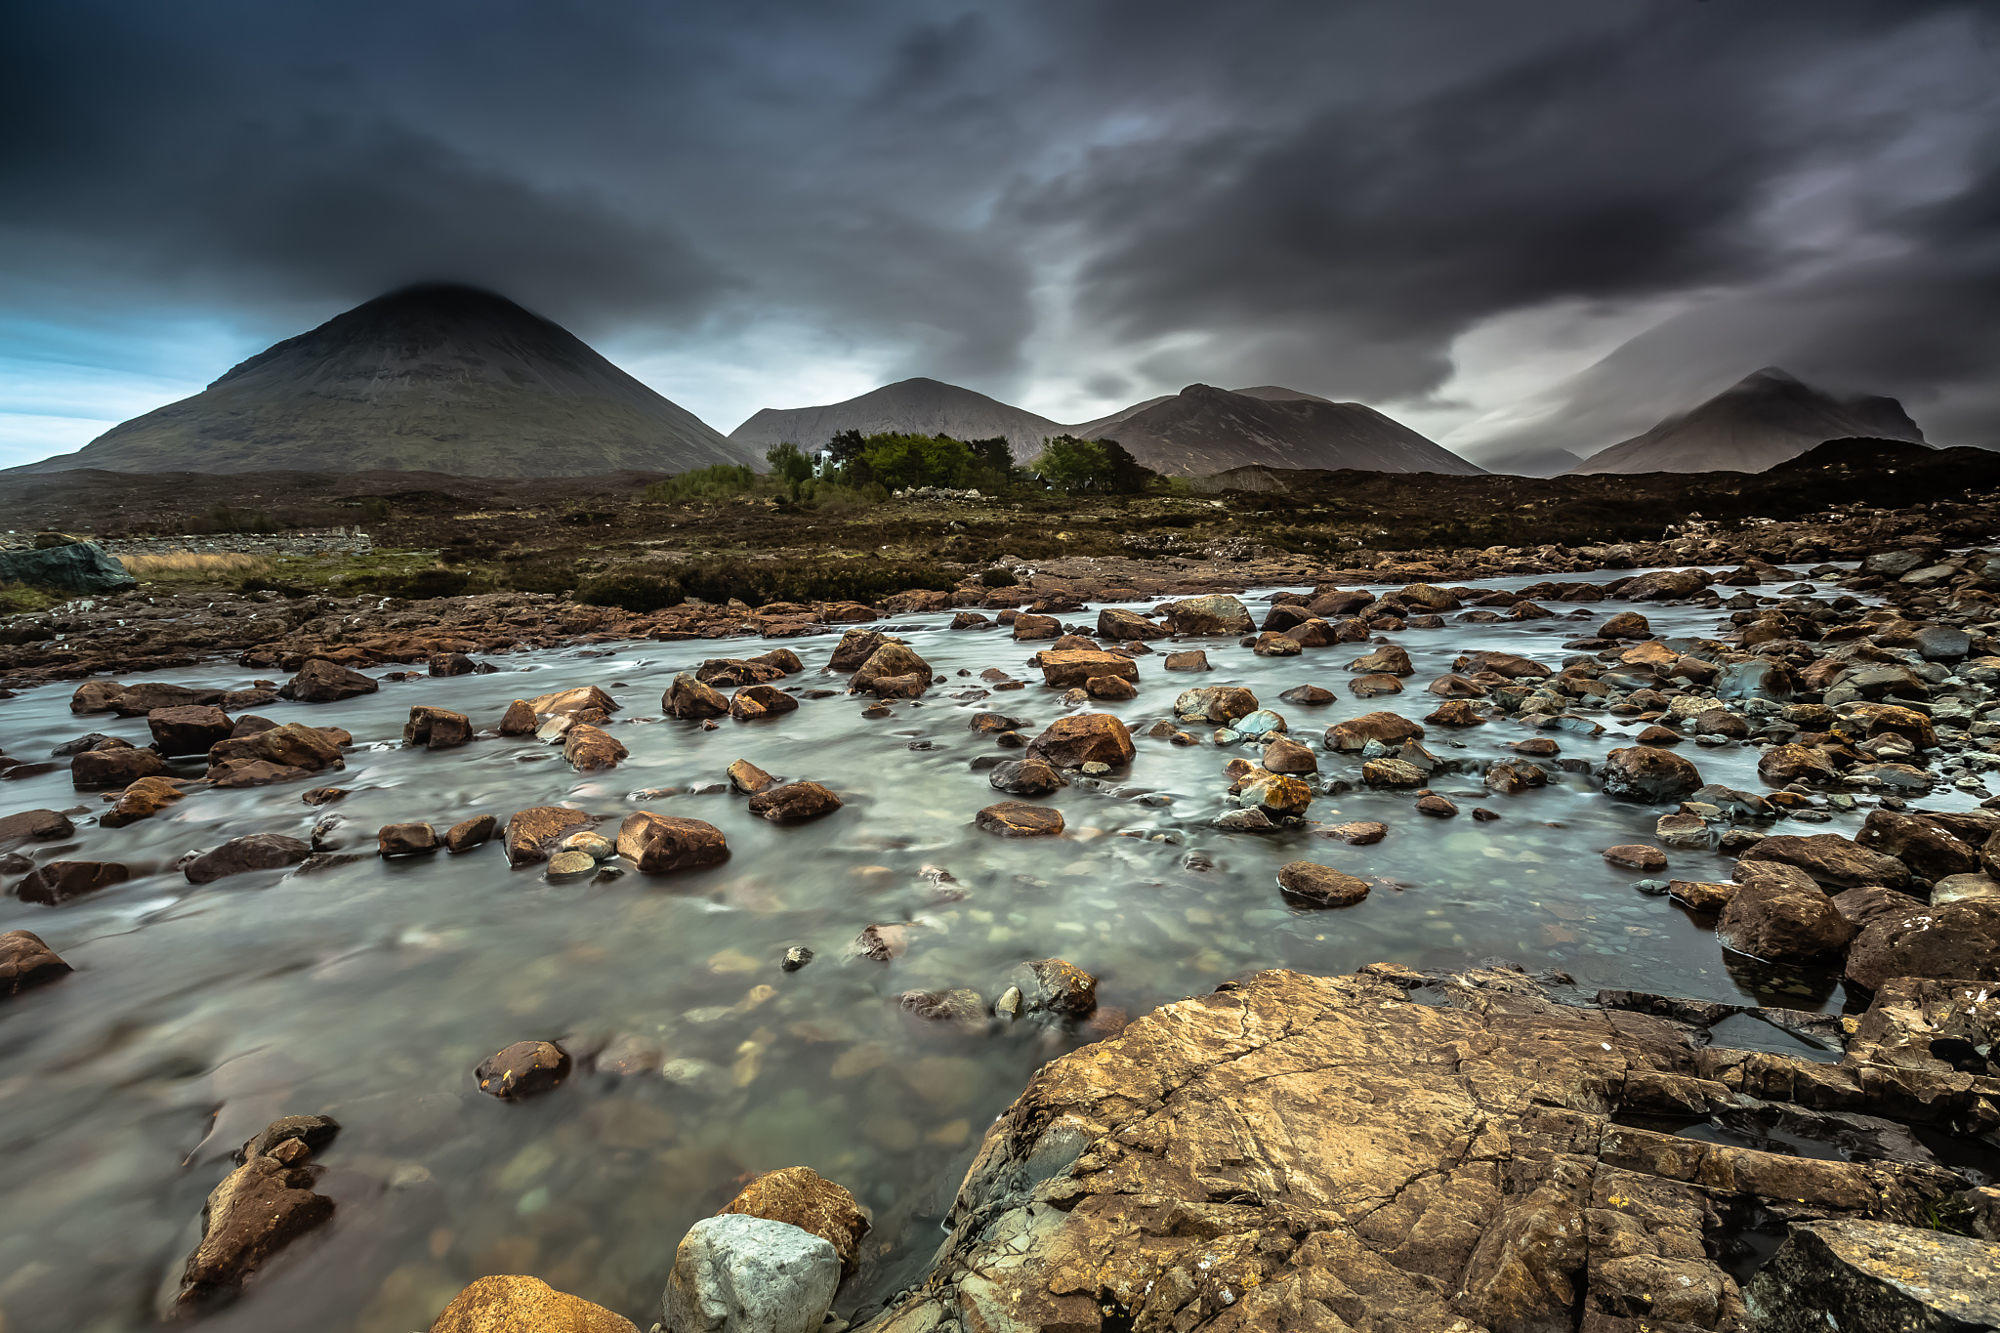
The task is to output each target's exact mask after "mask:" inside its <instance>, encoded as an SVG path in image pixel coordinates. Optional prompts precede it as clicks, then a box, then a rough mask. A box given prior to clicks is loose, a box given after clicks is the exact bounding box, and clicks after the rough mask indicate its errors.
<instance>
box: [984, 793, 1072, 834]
mask: <svg viewBox="0 0 2000 1333" xmlns="http://www.w3.org/2000/svg"><path fill="white" fill-rule="evenodd" d="M976 822H977V823H978V825H979V827H981V828H983V829H985V830H986V831H987V832H988V833H997V834H999V835H1000V836H1001V837H1003V838H1052V837H1054V836H1055V835H1056V834H1058V833H1061V832H1062V831H1063V817H1062V811H1060V810H1058V809H1056V808H1055V807H1053V806H1047V805H1029V804H1028V803H1027V802H1025V801H1001V802H1000V803H999V804H997V805H989V806H987V807H986V808H985V809H984V810H981V811H980V812H979V814H978V816H977V817H976Z"/></svg>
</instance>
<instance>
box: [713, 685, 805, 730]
mask: <svg viewBox="0 0 2000 1333" xmlns="http://www.w3.org/2000/svg"><path fill="white" fill-rule="evenodd" d="M798 706H799V701H798V700H797V699H794V698H793V697H792V696H791V695H789V694H786V693H785V692H784V691H783V690H781V689H779V688H778V687H777V686H775V685H745V686H742V687H741V688H740V689H738V690H737V691H736V693H735V694H733V695H731V696H730V697H729V715H730V716H731V717H733V718H735V719H736V720H737V721H738V722H754V721H756V720H757V719H758V718H764V717H780V716H783V715H784V714H786V713H790V712H794V711H796V710H797V709H798Z"/></svg>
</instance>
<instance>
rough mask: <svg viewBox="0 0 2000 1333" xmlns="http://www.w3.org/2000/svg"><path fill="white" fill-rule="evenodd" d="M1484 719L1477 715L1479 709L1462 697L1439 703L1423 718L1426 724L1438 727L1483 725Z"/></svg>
mask: <svg viewBox="0 0 2000 1333" xmlns="http://www.w3.org/2000/svg"><path fill="white" fill-rule="evenodd" d="M1485 721H1486V719H1485V718H1483V717H1481V716H1480V715H1479V710H1478V709H1477V708H1474V707H1473V706H1472V705H1471V704H1469V703H1467V702H1466V701H1465V700H1463V699H1453V700H1450V701H1448V702H1446V703H1442V704H1439V705H1438V706H1437V707H1436V708H1434V709H1432V710H1431V712H1430V713H1429V714H1428V715H1426V716H1425V718H1424V722H1425V724H1426V725H1428V726H1438V727H1477V726H1481V725H1483V724H1484V723H1485Z"/></svg>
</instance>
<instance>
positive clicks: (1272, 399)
mask: <svg viewBox="0 0 2000 1333" xmlns="http://www.w3.org/2000/svg"><path fill="white" fill-rule="evenodd" d="M1072 433H1073V434H1077V435H1083V436H1088V437H1101V438H1104V439H1112V440H1116V441H1118V442H1119V443H1120V444H1122V445H1124V446H1125V447H1126V448H1127V449H1128V450H1130V451H1131V453H1132V456H1133V457H1135V458H1137V459H1138V460H1139V461H1140V462H1141V463H1143V464H1145V465H1146V466H1147V467H1149V468H1152V469H1153V470H1154V471H1155V472H1164V473H1167V474H1169V475H1172V476H1201V475H1205V474H1207V473H1211V472H1226V471H1228V470H1230V469H1231V468H1239V467H1253V466H1263V467H1275V468H1316V469H1322V470H1326V471H1337V470H1339V469H1342V468H1354V469H1358V470H1361V471H1367V472H1442V473H1446V474H1449V475H1454V476H1471V475H1474V474H1477V473H1481V472H1484V471H1485V469H1484V468H1482V467H1479V466H1478V465H1476V464H1473V463H1468V462H1467V461H1466V460H1465V459H1463V458H1461V457H1459V456H1458V455H1457V454H1455V453H1453V452H1451V450H1449V449H1446V448H1445V447H1444V446H1443V445H1441V444H1438V443H1436V442H1435V441H1432V440H1430V439H1427V438H1425V437H1424V436H1422V435H1420V434H1418V433H1417V432H1416V431H1414V430H1411V429H1410V428H1409V427H1408V426H1405V425H1403V424H1402V423H1401V422H1399V421H1397V420H1395V419H1394V418H1392V417H1388V416H1385V415H1383V414H1382V413H1380V412H1377V411H1376V410H1375V409H1374V408H1372V407H1366V406H1363V405H1362V404H1360V403H1336V402H1332V401H1330V400H1328V399H1325V398H1321V397H1319V396H1317V395H1316V394H1309V393H1301V392H1299V391H1297V390H1295V389H1284V388H1279V387H1276V386H1273V385H1260V386H1258V387H1256V388H1253V389H1243V390H1237V391H1231V390H1228V389H1218V388H1215V387H1214V386H1213V385H1208V384H1190V385H1189V386H1188V387H1187V388H1185V389H1182V390H1181V391H1180V392H1179V393H1177V394H1173V395H1171V396H1169V397H1166V398H1156V399H1152V400H1150V401H1148V402H1144V403H1139V404H1136V405H1134V406H1132V407H1128V408H1126V409H1125V410H1124V411H1122V412H1116V413H1113V414H1112V415H1110V416H1108V417H1101V418H1099V419H1098V420H1096V421H1092V422H1087V423H1085V424H1084V425H1081V426H1076V427H1073V428H1072Z"/></svg>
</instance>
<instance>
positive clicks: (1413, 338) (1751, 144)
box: [0, 0, 2000, 445]
mask: <svg viewBox="0 0 2000 1333" xmlns="http://www.w3.org/2000/svg"><path fill="white" fill-rule="evenodd" d="M1992 12H1993V11H1992V10H1991V9H1990V8H1989V7H1987V6H1985V5H1980V4H1972V3H1966V4H1956V5H1954V4H1917V3H1911V2H1910V0H1893V2H1891V3H1873V2H1871V0H1813V2H1812V3H1806V2H1805V0H1758V2H1757V3H1735V2H1725V0H1714V2H1712V3H1694V0H1650V2H1646V0H1621V2H1620V3H1616V4H1605V3H1602V0H1533V2H1532V3H1528V2H1526V0H1524V2H1522V3H1496V2H1495V0H1448V2H1447V0H1437V2H1436V3H1426V4H1421V5H1386V4H1372V5H1371V4H1347V5H1318V6H1300V5H1297V4H1280V3H1275V2H1274V3H1258V2H1257V0H1246V3H1244V4H1241V5H1235V6H1230V7H1228V8H1227V9H1226V10H1223V9H1219V8H1217V7H1215V6H1212V5H1197V4H1192V3H1180V0H1154V2H1153V3H1146V4H1141V3H1136V2H1134V3H1127V2H1126V0H1106V2H1105V3H1098V4H1083V5H1078V4H1058V3H1053V0H1051V2H1049V3H1024V4H1016V5H1007V6H975V5H970V4H956V3H949V2H945V3H936V4H927V5H921V6H910V5H906V4H897V3H889V2H888V0H883V2H882V3H868V2H866V0H857V2H856V3H852V4H844V5H841V6H810V5H799V4H784V3H776V2H775V0H746V3H742V4H737V5H732V6H653V5H622V4H584V3H525V0H491V2H488V3H472V0H435V2H433V3H402V4H395V5H391V4H388V3H382V2H381V0H355V3H351V4H346V5H342V6H332V5H324V4H317V3H312V4H296V5H295V4H285V5H271V4H268V3H257V4H252V3H248V0H211V2H210V3H204V4H201V5H193V6H168V5H156V4H150V3H142V2H141V0H101V2H99V3H89V2H87V0H86V2H84V3H61V4H58V3H44V2H43V0H31V2H30V3H24V4H20V5H15V6H11V7H9V9H8V13H7V16H6V18H5V20H4V23H5V24H6V27H7V31H6V32H5V34H4V37H5V38H6V40H0V115H4V121H5V123H7V124H8V125H9V127H10V133H9V134H8V135H7V136H6V137H5V139H4V141H0V242H4V257H0V292H4V293H6V300H7V303H8V306H9V310H8V313H9V314H10V315H12V316H14V317H16V318H17V319H20V320H23V321H26V322H30V323H33V322H44V323H46V322H51V321H54V322H60V321H62V320H63V319H64V318H65V317H66V316H65V314H64V311H65V310H66V309H72V308H74V307H77V306H79V305H82V304H93V305H95V306H96V307H98V308H100V309H101V308H103V307H104V306H105V305H106V304H107V303H109V304H112V305H115V304H117V303H120V302H124V303H129V304H130V305H131V306H132V307H134V308H135V309H136V308H146V309H150V310H160V309H178V310H185V311H188V312H193V313H199V314H202V315H205V316H210V317H213V318H214V319H216V320H219V321H222V322H224V323H233V324H235V325H237V326H240V327H241V328H243V329H244V330H246V334H245V336H246V338H247V337H248V336H249V333H248V331H256V332H257V333H258V334H260V335H262V334H263V333H266V332H270V333H275V332H282V331H286V330H288V329H290V328H292V327H295V326H296V325H297V324H299V323H300V322H302V321H305V320H308V319H309V318H324V317H325V316H326V315H329V314H331V313H333V312H334V311H335V310H337V309H339V308H340V307H341V306H343V305H346V304H351V303H353V302H357V301H360V300H363V299H366V298H367V297H369V296H372V295H375V294H376V293H378V292H380V291H382V290H384V289H386V288H388V287H391V286H394V285H397V284H400V283H404V282H408V281H411V280H413V279H417V278H429V277H442V278H456V279H460V280H464V281H470V282H476V283H482V284H484V285H488V286H491V287H494V288H495V289H497V290H500V291H503V292H506V293H507V294H509V295H512V296H515V297H516V298H517V299H520V300H522V301H524V302H525V303H527V304H529V305H532V306H534V307H536V308H537V309H540V310H543V311H544V312H545V313H548V314H550V315H552V316H554V317H555V318H558V319H560V320H563V321H564V322H566V323H569V324H571V325H572V326H573V327H575V328H576V329H577V330H578V331H579V332H580V333H582V334H584V335H585V336H586V337H591V338H594V339H600V340H604V339H609V340H614V341H617V342H618V343H619V344H620V346H623V347H626V348H628V349H642V350H643V351H644V354H645V355H646V356H648V357H650V358H654V361H655V363H658V362H660V361H661V359H664V360H665V361H667V362H672V363H676V364H683V363H684V364H688V365H699V366H705V367H710V368H712V369H713V370H715V371H716V372H717V375H716V377H717V379H718V381H722V382H727V383H729V384H732V385H735V386H737V387H736V388H734V389H732V390H730V393H732V394H734V395H735V396H733V397H728V396H722V395H721V391H720V390H718V397H716V399H715V400H714V401H713V402H704V401H699V400H698V397H699V394H700V393H701V389H700V387H699V386H697V387H696V388H695V389H694V390H693V393H692V395H690V393H689V392H688V391H687V390H685V389H680V390H677V392H679V393H680V394H681V396H683V397H686V398H689V402H690V406H694V407H696V408H697V410H702V411H706V412H707V413H708V414H709V415H711V416H714V417H716V418H717V420H718V423H719V424H721V425H723V426H725V427H727V426H728V425H730V424H733V421H734V419H735V418H737V417H740V416H741V415H744V414H745V413H747V412H748V411H749V410H750V409H751V408H753V407H755V406H758V405H760V404H762V403H771V404H776V405H786V404H789V403H791V402H793V401H794V400H795V397H796V393H795V391H794V390H792V389H791V388H790V387H789V386H791V385H793V384H794V383H800V382H806V381H809V380H811V379H812V377H813V372H814V371H815V369H816V367H817V366H818V365H819V364H821V362H839V363H842V364H852V365H855V366H865V367H868V368H869V373H879V374H881V375H882V376H883V377H884V378H895V377H899V376H903V375H914V374H931V375H937V376H940V377H942V378H947V379H954V380H958V381H960V382H965V383H969V384H971V385H972V386H973V387H976V388H980V389H984V390H986V391H988V392H993V393H996V394H1000V395H1003V396H1009V397H1014V398H1017V399H1021V398H1025V399H1026V400H1027V404H1026V405H1028V406H1037V407H1044V408H1045V409H1046V407H1047V405H1048V404H1053V403H1058V402H1060V403H1063V404H1067V405H1070V406H1072V407H1074V408H1075V409H1076V410H1075V411H1074V413H1073V415H1075V416H1084V415H1093V414H1095V413H1097V412H1099V411H1102V410H1107V409H1109V408H1112V407H1115V406H1118V405H1119V403H1118V402H1116V401H1112V400H1114V399H1132V398H1140V397H1145V396H1149V395H1152V394H1155V393H1158V392H1161V391H1163V390H1164V391H1171V390H1172V389H1175V388H1178V387H1180V385H1181V384H1183V383H1185V382H1187V381H1190V380H1195V379H1202V380H1208V381H1212V382H1219V383H1236V384H1247V383H1286V384H1291V385H1294V386H1295V387H1298V388H1302V389H1306V390H1310V391H1315V392H1323V393H1331V394H1338V395H1342V396H1351V397H1362V398H1371V399H1375V400H1377V401H1385V400H1386V401H1395V400H1401V401H1403V402H1406V403H1413V404H1425V405H1427V406H1428V408H1429V409H1430V410H1433V411H1438V412H1447V413H1448V412H1453V411H1457V412H1459V413H1460V415H1462V416H1465V417H1476V416H1478V415H1480V414H1482V413H1491V412H1494V411H1495V410H1496V409H1498V408H1501V407H1504V406H1505V404H1504V403H1503V402H1501V401H1499V400H1498V399H1497V398H1496V397H1495V395H1501V396H1506V395H1511V396H1512V397H1513V398H1515V399H1534V400H1537V401H1540V402H1542V404H1543V406H1544V407H1545V408H1546V410H1547V412H1548V413H1549V414H1553V415H1555V416H1559V417H1562V418H1563V420H1564V421H1565V422H1566V423H1567V424H1566V425H1565V426H1563V427H1562V429H1563V430H1564V431H1566V432H1567V433H1568V434H1569V435H1571V436H1574V437H1575V438H1576V439H1577V440H1578V441H1579V442H1580V443H1586V444H1588V445H1595V444H1600V443H1604V442H1606V441H1605V440H1604V439H1602V438H1599V437H1598V434H1597V433H1598V432H1601V431H1604V430H1610V429H1614V428H1616V427H1617V426H1618V425H1619V424H1620V423H1621V422H1623V421H1624V420H1625V419H1627V418H1629V417H1630V416H1631V415H1632V414H1633V412H1635V411H1638V410H1640V405H1645V407H1646V410H1650V405H1651V404H1652V403H1654V402H1656V401H1672V400H1673V397H1674V395H1675V394H1678V393H1681V392H1682V391H1684V390H1685V389H1687V388H1688V386H1692V385H1707V384H1709V383H1710V382H1711V381H1713V380H1715V379H1717V378H1718V377H1724V376H1726V378H1725V379H1724V382H1727V379H1733V378H1735V377H1736V375H1740V374H1741V373H1743V372H1745V371H1747V370H1749V369H1752V368H1754V367H1755V366H1756V365H1760V364H1763V363H1765V362H1768V361H1787V358H1795V359H1796V360H1797V361H1798V362H1799V364H1797V365H1794V366H1793V367H1792V368H1793V369H1795V370H1797V371H1798V372H1799V373H1801V374H1807V375H1810V374H1813V373H1821V374H1825V375H1828V376H1833V377H1835V378H1836V379H1838V380H1841V381H1851V387H1856V388H1864V387H1869V388H1872V387H1879V388H1884V389H1887V390H1888V391H1892V392H1901V393H1904V394H1906V395H1909V396H1910V397H1911V398H1912V400H1913V406H1918V405H1919V404H1924V403H1928V404H1929V405H1930V407H1931V409H1932V411H1933V412H1934V413H1935V414H1937V416H1938V419H1940V420H1948V421H1952V422H1964V423H1968V428H1969V424H1970V423H1975V422H1977V421H1981V420H1988V421H1990V420H1991V418H1992V416H1993V415H1994V414H1995V413H2000V404H1996V403H1993V402H1991V401H1989V400H1990V398H1991V397H1992V395H1991V394H1990V393H1989V392H1987V391H1985V390H1982V389H1981V388H1980V387H1979V386H1980V384H1982V383H1983V382H1984V381H1983V380H1981V379H1980V376H1979V371H1980V368H1981V367H1983V366H1985V365H1989V364H1991V354H1992V353H1993V352H1994V351H1995V350H2000V348H1996V347H1995V343H1996V342H2000V339H1996V338H1995V337H1994V335H1993V330H1992V329H1991V327H1990V326H1991V322H1992V319H1993V316H1992V315H1991V314H1990V313H1989V312H1991V311H1992V310H1993V309H1994V308H1995V303H1994V302H1993V300H1992V297H1993V280H1994V274H1995V272H1996V264H1995V262H1994V260H1993V256H1992V248H1993V246H1994V244H1995V241H1994V237H1995V232H1996V229H1997V228H2000V219H1996V217H1995V212H1996V207H1995V203H1994V198H1993V194H1994V188H1995V187H1994V186H1993V184H1992V181H1993V176H1992V172H1993V167H1994V163H1995V160H1996V150H1995V148H1994V146H1993V145H1992V144H1991V143H1990V142H1979V141H1977V140H1976V133H1975V129H1976V127H1977V126H1978V125H1979V124H1980V123H1981V118H1982V114H1984V115H1985V119H1986V122H1987V123H1991V115H1990V114H1988V113H1990V111H1991V108H1990V107H1989V106H1987V104H1986V103H1985V102H1983V101H1982V100H1981V99H1982V98H1990V97H1991V94H1989V93H1986V92H1985V91H1984V90H1985V89H1987V88H1991V87H1994V86H2000V79H1996V78H1994V75H1995V73H1996V70H1995V63H1996V62H1995V60H1994V49H1993V46H1992V44H1991V43H1992V41H1993V33H1994V30H1995V26H1996V23H1995V19H1994V18H1993V17H1991V15H1992ZM1912 145H1915V146H1916V147H1912ZM1927 146H1928V147H1927ZM1919 150H1922V151H1919ZM1927 152H1928V153H1929V154H1930V156H1928V157H1927V156H1926V153H1927ZM1932 158H1935V159H1936V160H1931V159H1932ZM1823 177H1825V178H1836V179H1846V178H1848V177H1862V178H1865V179H1866V180H1867V181H1869V182H1870V184H1869V187H1868V188H1865V189H1862V188H1853V189H1846V190H1845V193H1844V194H1843V201H1842V204H1841V208H1840V210H1838V214H1839V215H1838V216H1837V217H1833V216H1831V215H1830V213H1829V212H1821V211H1816V206H1815V205H1814V203H1813V202H1812V200H1813V196H1812V191H1813V190H1814V189H1816V188H1820V187H1819V186H1818V185H1816V184H1815V182H1816V181H1819V180H1820V179H1821V178H1823ZM1799 197H1803V198H1805V199H1806V201H1807V202H1806V203H1805V204H1804V205H1801V204H1799V203H1798V202H1797V200H1798V198H1799ZM1787 199H1790V200H1792V204H1791V207H1793V208H1794V209H1795V210H1796V211H1798V212H1800V213H1802V215H1803V217H1804V221H1803V222H1802V223H1799V224H1797V225H1795V224H1794V221H1793V218H1794V215H1793V214H1785V213H1783V212H1782V208H1783V206H1784V205H1785V201H1786V200H1787ZM1774 209H1778V210H1779V212H1778V213H1777V214H1775V215H1774ZM1774 216H1775V217H1777V219H1778V220H1776V221H1774ZM1801 237H1805V238H1806V239H1801ZM1562 302H1571V303H1578V304H1580V305H1581V306H1584V307H1591V308H1604V309H1610V310H1623V309H1640V310H1644V309H1647V308H1650V307H1649V305H1648V303H1659V305H1660V310H1661V313H1660V317H1659V319H1658V320H1657V321H1656V323H1657V327H1655V328H1652V329H1651V330H1650V331H1648V332H1645V333H1643V334H1641V336H1639V337H1637V338H1635V339H1634V340H1633V341H1632V343H1631V345H1629V346H1628V347H1625V348H1623V349H1619V350H1618V351H1616V352H1613V353H1612V354H1611V355H1610V356H1607V357H1606V358H1605V359H1604V361H1603V362H1602V363H1601V364H1600V365H1599V366H1598V367H1596V368H1595V369H1593V370H1592V371H1590V372H1587V373H1586V374H1584V375H1581V376H1578V377H1577V378H1576V379H1574V380H1573V381H1570V382H1567V383H1564V384H1560V385H1553V386H1552V385H1550V384H1547V383H1545V382H1525V381H1524V382H1519V383H1499V382H1494V383H1485V384H1482V385H1478V386H1468V385H1466V384H1465V383H1462V382H1455V381H1454V375H1456V374H1457V373H1458V372H1459V371H1460V370H1461V369H1462V366H1461V365H1460V364H1459V361H1458V353H1457V351H1456V350H1455V342H1456V340H1458V339H1459V338H1460V337H1461V336H1463V335H1465V334H1467V333H1468V332H1469V331H1472V330H1476V329H1478V328H1479V327H1481V325H1482V323H1484V322H1487V321H1492V320H1495V319H1501V318H1505V317H1507V316H1509V315H1511V314H1514V313H1516V312H1522V311H1533V310H1536V309H1538V308H1543V307H1548V306H1550V305H1551V304H1552V303H1562ZM245 350H254V348H246V349H245ZM1739 361H1740V362H1741V363H1742V364H1740V365H1739V364H1737V363H1738V362H1739ZM1725 362H1727V363H1728V364H1727V365H1725V364H1724V363H1725ZM1787 364H1790V362H1789V361H1787ZM218 369H220V368H219V367H218ZM1732 370H1733V372H1734V373H1730V372H1731V371H1732ZM1502 378H1503V379H1504V376H1503V377H1502ZM760 380H761V382H763V383H765V384H767V385H768V387H766V388H762V389H759V388H758V387H757V386H758V384H759V382H760ZM676 383H677V384H680V383H682V381H681V380H676ZM854 387H855V389H856V390H858V389H859V388H862V387H866V386H864V385H859V384H857V385H855V386H854ZM1717 387H1719V386H1717ZM1838 387H1850V385H1849V384H1847V383H1842V384H1841V385H1839V386H1838ZM1458 398H1463V399H1464V401H1465V406H1464V407H1463V408H1462V409H1458V408H1454V407H1453V400H1454V399H1458ZM1615 404H1623V405H1624V406H1623V409H1622V414H1621V410H1619V409H1617V408H1616V407H1615ZM1921 415H1922V413H1921V412H1920V416H1921ZM1510 429H1512V428H1511V427H1507V428H1495V430H1494V431H1493V432H1492V433H1494V434H1496V435H1505V434H1507V433H1508V431H1509V430H1510Z"/></svg>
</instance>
